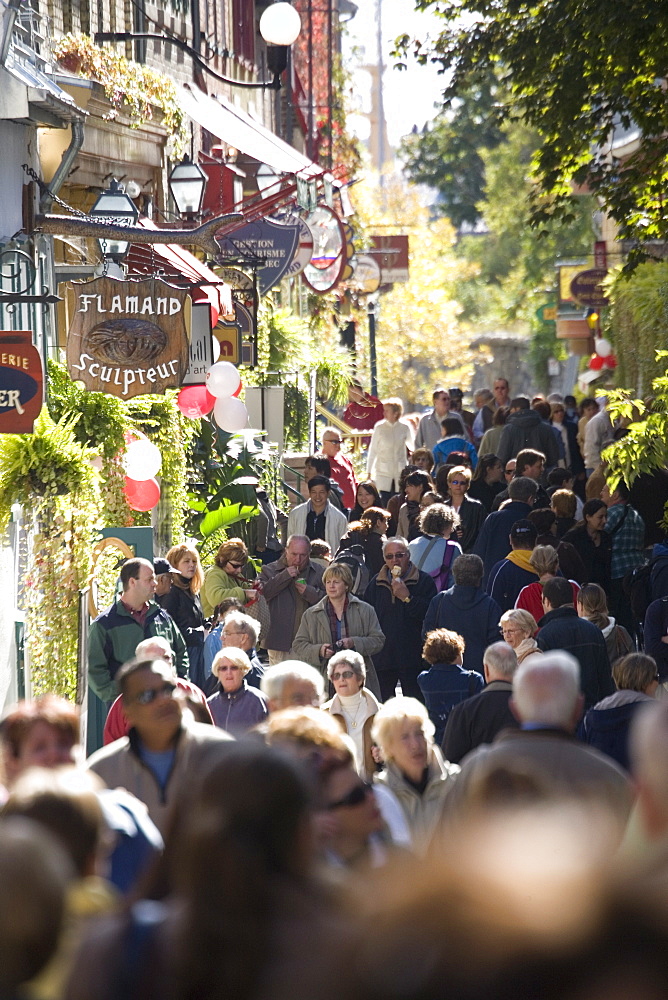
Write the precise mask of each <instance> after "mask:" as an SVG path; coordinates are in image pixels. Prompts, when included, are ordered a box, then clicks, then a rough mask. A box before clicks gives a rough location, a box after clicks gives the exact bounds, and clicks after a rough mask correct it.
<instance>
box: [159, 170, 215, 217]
mask: <svg viewBox="0 0 668 1000" xmlns="http://www.w3.org/2000/svg"><path fill="white" fill-rule="evenodd" d="M168 183H169V190H170V192H171V195H172V198H173V199H174V202H175V204H176V207H177V209H178V211H179V214H180V215H185V217H186V219H187V220H188V221H189V222H191V221H192V220H193V219H194V218H195V216H197V215H199V213H200V212H201V211H202V200H203V198H204V188H205V186H206V174H205V173H204V171H203V170H202V168H201V167H200V166H199V164H197V163H193V162H192V160H191V159H190V157H189V156H184V157H183V159H182V160H181V162H180V163H179V164H177V166H175V167H174V169H173V170H172V172H171V174H170V175H169V180H168Z"/></svg>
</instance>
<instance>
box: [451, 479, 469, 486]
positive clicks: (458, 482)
mask: <svg viewBox="0 0 668 1000" xmlns="http://www.w3.org/2000/svg"><path fill="white" fill-rule="evenodd" d="M450 485H451V486H468V483H467V482H466V480H465V479H451V480H450Z"/></svg>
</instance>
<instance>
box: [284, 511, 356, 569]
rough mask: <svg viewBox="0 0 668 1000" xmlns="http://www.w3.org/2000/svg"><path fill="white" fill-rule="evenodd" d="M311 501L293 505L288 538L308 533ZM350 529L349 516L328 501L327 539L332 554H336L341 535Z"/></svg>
mask: <svg viewBox="0 0 668 1000" xmlns="http://www.w3.org/2000/svg"><path fill="white" fill-rule="evenodd" d="M310 503H311V501H310V500H307V501H306V503H300V504H299V506H298V507H293V508H292V510H291V511H290V515H289V517H288V538H289V537H290V535H305V534H306V515H307V514H308V512H309V505H310ZM347 530H348V518H347V517H346V515H345V514H342V513H341V511H340V510H337V509H336V507H334V506H333V505H332V503H331V501H329V500H328V501H327V506H326V507H325V541H326V542H327V543H328V545H329V547H330V549H331V550H332V555H333V556H334V555H336V550H337V549H338V547H339V542H340V541H341V537H342V536H343V535H345V533H346V531H347Z"/></svg>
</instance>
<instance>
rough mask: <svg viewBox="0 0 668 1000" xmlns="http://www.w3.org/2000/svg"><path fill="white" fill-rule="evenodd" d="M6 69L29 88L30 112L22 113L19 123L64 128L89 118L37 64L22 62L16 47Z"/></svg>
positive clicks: (18, 117)
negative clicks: (69, 123)
mask: <svg viewBox="0 0 668 1000" xmlns="http://www.w3.org/2000/svg"><path fill="white" fill-rule="evenodd" d="M4 69H5V70H6V71H7V72H8V73H9V74H10V75H11V76H12V77H13V78H14V79H15V80H17V81H18V82H19V83H22V84H23V85H24V86H25V87H26V97H27V102H28V113H27V114H25V113H24V110H23V109H21V110H19V112H18V116H17V118H16V119H15V120H18V121H26V120H28V121H33V122H36V123H37V124H43V125H51V126H53V125H56V126H58V125H60V126H63V125H65V124H66V123H68V122H72V121H80V120H81V119H82V118H84V117H86V115H87V112H86V111H84V110H83V108H80V107H79V106H78V105H77V104H76V102H75V100H74V98H73V97H71V96H70V94H68V93H67V91H65V90H63V89H62V87H59V86H58V84H57V83H56V82H55V80H54V79H53V78H52V77H50V76H47V74H46V73H43V72H42V71H41V70H40V69H39V68H38V67H37V66H36V65H35V64H34V63H32V62H29V61H27V60H25V59H20V58H19V56H18V54H17V52H16V51H15V49H14V48H11V49H10V51H9V55H8V57H7V62H6V63H5V66H4Z"/></svg>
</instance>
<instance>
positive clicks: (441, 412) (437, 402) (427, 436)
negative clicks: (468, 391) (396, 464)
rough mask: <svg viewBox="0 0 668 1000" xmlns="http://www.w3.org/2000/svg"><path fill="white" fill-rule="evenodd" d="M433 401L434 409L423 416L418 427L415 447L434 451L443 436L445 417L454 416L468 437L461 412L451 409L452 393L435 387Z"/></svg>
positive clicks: (461, 430) (463, 433) (462, 432)
mask: <svg viewBox="0 0 668 1000" xmlns="http://www.w3.org/2000/svg"><path fill="white" fill-rule="evenodd" d="M432 401H433V404H434V408H433V410H430V412H429V413H425V415H424V416H423V417H422V418H421V420H420V424H419V426H418V429H417V435H416V437H415V447H416V448H429V451H433V450H434V448H435V447H436V444H437V442H438V441H439V440H440V439H441V437H442V436H443V432H442V428H441V421H442V420H444V419H445V417H448V416H452V417H453V418H454V419H455V420H457V421H458V422H459V424H460V433H461V434H462V435H463V436H464V437H467V434H466V427H465V426H464V421H463V419H462V415H461V413H455V411H454V410H451V409H450V404H451V402H452V401H451V399H450V393H449V392H448V390H447V389H434V393H433V396H432Z"/></svg>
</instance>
